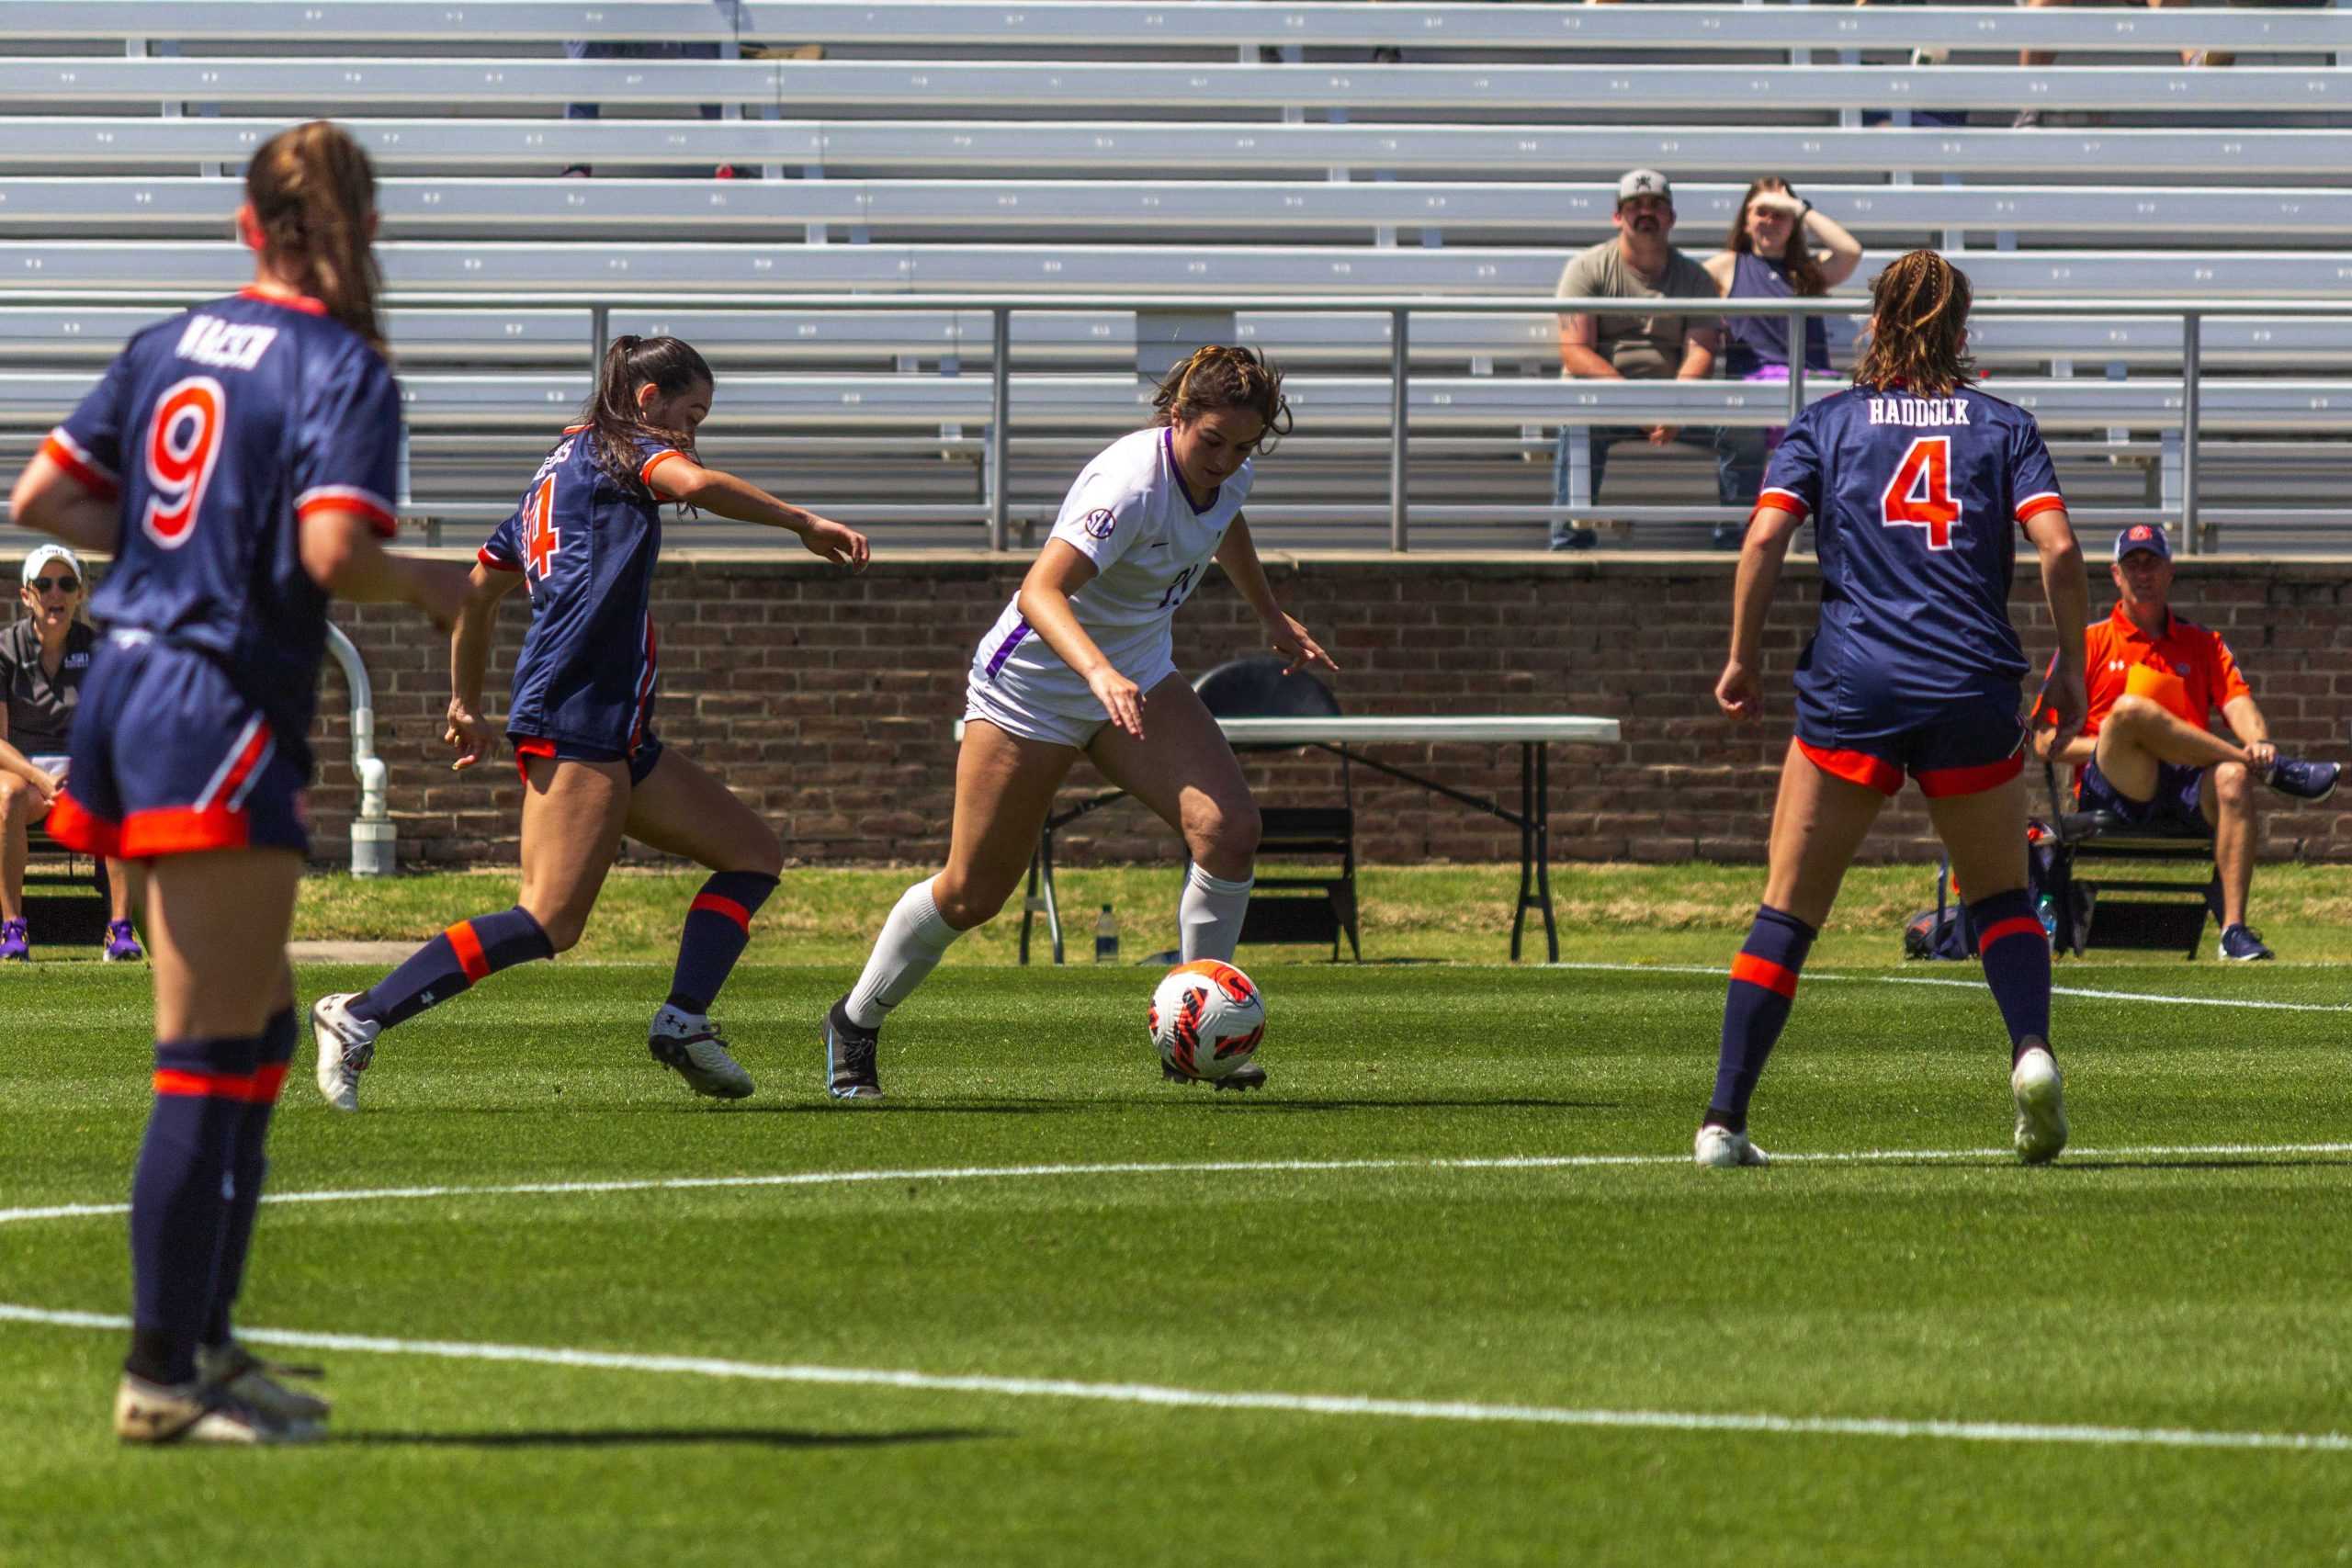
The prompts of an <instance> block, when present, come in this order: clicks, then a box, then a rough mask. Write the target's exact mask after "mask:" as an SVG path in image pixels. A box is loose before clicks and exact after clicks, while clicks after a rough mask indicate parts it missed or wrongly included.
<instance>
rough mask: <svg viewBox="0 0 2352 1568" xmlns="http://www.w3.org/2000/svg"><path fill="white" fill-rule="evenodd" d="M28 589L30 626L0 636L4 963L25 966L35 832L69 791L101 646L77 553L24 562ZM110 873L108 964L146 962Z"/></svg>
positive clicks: (114, 870) (118, 871)
mask: <svg viewBox="0 0 2352 1568" xmlns="http://www.w3.org/2000/svg"><path fill="white" fill-rule="evenodd" d="M21 581H22V582H23V585H24V586H23V588H22V589H21V590H20V595H21V597H22V598H23V600H24V604H25V615H24V618H23V619H22V620H19V621H18V622H17V624H16V625H14V626H10V627H9V628H8V629H7V630H6V631H5V632H0V963H18V964H21V963H23V962H25V961H26V960H28V959H29V958H30V957H31V956H32V935H31V928H30V927H29V926H28V923H27V922H26V919H25V857H26V852H27V834H28V829H30V828H31V827H32V825H33V824H34V823H36V822H38V821H40V820H41V819H42V818H45V817H47V816H48V815H49V807H50V803H51V801H53V800H55V799H56V798H57V792H58V790H59V788H60V787H61V786H62V784H64V782H65V740H66V732H67V730H68V729H69V728H71V727H72V725H73V722H74V707H75V705H77V704H79V703H80V701H81V696H82V678H83V677H84V676H85V675H87V674H88V673H89V672H90V655H91V653H92V651H93V650H95V649H96V647H97V645H98V634H97V633H96V631H95V630H93V629H92V628H91V626H90V623H89V622H87V621H85V620H84V619H83V618H82V614H81V611H82V596H83V591H84V589H85V588H86V587H87V586H88V582H87V580H86V579H85V577H84V575H83V571H82V562H81V561H80V559H79V558H76V557H75V555H74V552H73V551H72V550H69V549H67V548H66V547H64V546H63V545H41V546H38V547H35V548H34V550H33V551H32V553H31V554H30V555H28V556H27V557H25V566H24V571H23V572H22V574H21ZM107 872H108V874H109V878H110V880H109V884H108V886H109V890H110V892H111V895H112V901H113V908H112V910H111V911H110V913H111V915H112V923H110V924H109V925H108V926H107V942H106V949H105V953H106V957H107V959H108V960H109V961H111V960H116V959H125V958H140V957H143V956H144V954H143V953H141V950H140V946H139V941H138V938H136V937H135V936H133V935H132V934H131V930H130V877H129V876H128V875H126V874H124V871H123V866H122V863H121V862H119V861H109V862H108V863H107Z"/></svg>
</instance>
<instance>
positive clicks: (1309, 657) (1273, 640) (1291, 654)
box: [1265, 615, 1340, 675]
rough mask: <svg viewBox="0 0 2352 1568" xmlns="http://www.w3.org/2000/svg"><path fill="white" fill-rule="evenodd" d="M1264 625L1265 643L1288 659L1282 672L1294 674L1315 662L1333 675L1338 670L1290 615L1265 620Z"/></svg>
mask: <svg viewBox="0 0 2352 1568" xmlns="http://www.w3.org/2000/svg"><path fill="white" fill-rule="evenodd" d="M1265 626H1266V642H1267V645H1268V646H1269V647H1271V648H1272V649H1273V650H1274V651H1275V652H1276V653H1279V654H1281V655H1282V656H1283V658H1284V659H1287V660H1290V663H1289V665H1288V666H1287V667H1286V668H1284V670H1283V674H1285V675H1294V674H1296V673H1297V672H1298V671H1301V670H1306V669H1311V668H1312V667H1314V666H1315V665H1317V664H1320V665H1321V666H1323V668H1324V669H1326V670H1329V671H1330V672H1331V673H1332V674H1334V675H1337V674H1338V673H1339V672H1340V667H1339V666H1338V665H1337V664H1335V663H1333V662H1332V660H1331V656H1330V655H1329V654H1328V653H1326V652H1324V651H1323V649H1322V646H1321V645H1320V644H1319V643H1317V641H1316V640H1315V639H1314V638H1313V637H1309V636H1307V635H1306V627H1305V626H1301V625H1299V624H1298V622H1297V621H1296V620H1295V619H1293V618H1292V617H1291V616H1289V615H1281V616H1278V617H1276V618H1275V619H1273V620H1271V621H1268V622H1266V623H1265Z"/></svg>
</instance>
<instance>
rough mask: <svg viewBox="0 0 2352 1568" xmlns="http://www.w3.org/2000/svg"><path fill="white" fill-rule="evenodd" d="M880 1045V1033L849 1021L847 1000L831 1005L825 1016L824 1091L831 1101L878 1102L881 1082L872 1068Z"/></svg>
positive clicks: (845, 998) (880, 1096)
mask: <svg viewBox="0 0 2352 1568" xmlns="http://www.w3.org/2000/svg"><path fill="white" fill-rule="evenodd" d="M881 1043H882V1032H881V1031H880V1030H878V1029H860V1028H859V1027H858V1026H857V1025H856V1024H854V1023H852V1022H851V1021H850V1020H849V998H847V997H843V998H842V999H841V1000H840V1001H837V1002H835V1003H834V1004H833V1005H832V1007H831V1010H828V1011H827V1012H826V1014H825V1092H826V1093H827V1094H830V1095H831V1096H832V1097H833V1098H834V1099H835V1100H879V1099H881V1098H882V1079H881V1077H880V1075H879V1074H878V1073H877V1072H876V1070H875V1066H874V1053H875V1051H876V1048H877V1047H878V1046H879V1045H880V1044H881Z"/></svg>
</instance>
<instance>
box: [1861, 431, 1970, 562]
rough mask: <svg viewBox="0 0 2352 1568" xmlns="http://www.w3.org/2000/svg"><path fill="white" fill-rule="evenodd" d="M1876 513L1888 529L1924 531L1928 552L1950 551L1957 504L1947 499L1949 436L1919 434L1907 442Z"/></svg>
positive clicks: (1949, 477)
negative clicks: (1907, 444)
mask: <svg viewBox="0 0 2352 1568" xmlns="http://www.w3.org/2000/svg"><path fill="white" fill-rule="evenodd" d="M1879 511H1880V513H1881V519H1880V520H1881V521H1882V522H1883V524H1884V525H1886V526H1887V527H1889V528H1925V529H1926V530H1927V531H1928V548H1929V549H1931V550H1948V549H1950V548H1951V525H1953V524H1954V523H1957V522H1959V521H1960V502H1957V501H1954V500H1953V499H1952V498H1951V436H1949V435H1922V436H1920V437H1919V438H1918V439H1917V440H1916V441H1914V442H1912V443H1911V449H1910V450H1909V451H1907V452H1905V453H1904V454H1903V461H1901V462H1900V463H1897V464H1896V465H1895V466H1894V478H1893V479H1889V480H1888V481H1887V482H1886V492H1885V493H1884V494H1883V495H1882V496H1880V497H1879Z"/></svg>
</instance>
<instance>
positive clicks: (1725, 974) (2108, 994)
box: [1544, 963, 2352, 1012]
mask: <svg viewBox="0 0 2352 1568" xmlns="http://www.w3.org/2000/svg"><path fill="white" fill-rule="evenodd" d="M1544 967H1545V968H1547V969H1591V970H1598V971H1600V972H1601V973H1603V974H1609V975H1713V976H1717V977H1718V978H1721V979H1724V980H1725V981H1728V980H1729V979H1730V978H1731V972H1730V971H1729V970H1728V969H1723V968H1718V967H1716V966H1715V965H1713V964H1598V963H1579V964H1567V963H1562V964H1545V965H1544ZM1804 978H1805V979H1807V980H1830V981H1842V982H1844V983H1846V984H1848V985H1854V986H1958V987H1961V988H1962V989H1963V990H1970V991H1981V990H1983V989H1984V988H1985V982H1983V981H1982V980H1942V979H1936V978H1932V977H1930V976H1926V975H1842V974H1839V973H1838V972H1837V971H1836V970H1834V969H1833V970H1815V971H1810V972H1808V973H1807V974H1806V975H1805V976H1804ZM2050 994H2051V995H2052V996H2053V997H2090V998H2095V999H2097V1000H2099V1001H2109V1002H2167V1003H2170V1004H2171V1005H2173V1006H2175V1007H2193V1008H2264V1009H2268V1010H2271V1011H2274V1012H2352V1002H2267V1001H2256V1000H2254V999H2252V998H2241V997H2167V996H2159V995H2157V994H2155V993H2154V992H2152V991H2098V990H2093V989H2091V988H2090V987H2087V986H2052V987H2050Z"/></svg>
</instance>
